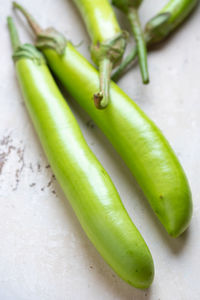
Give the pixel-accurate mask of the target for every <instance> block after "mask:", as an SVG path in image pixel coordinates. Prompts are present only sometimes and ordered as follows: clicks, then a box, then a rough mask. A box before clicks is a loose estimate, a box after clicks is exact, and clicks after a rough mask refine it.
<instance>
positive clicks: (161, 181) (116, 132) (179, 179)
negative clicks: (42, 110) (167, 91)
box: [26, 13, 192, 237]
mask: <svg viewBox="0 0 200 300" xmlns="http://www.w3.org/2000/svg"><path fill="white" fill-rule="evenodd" d="M26 17H28V15H27V13H26ZM29 23H30V24H31V25H32V28H33V29H34V25H35V24H36V23H34V25H33V20H32V21H31V19H29ZM37 26H38V25H37ZM52 30H53V29H51V31H52ZM37 31H38V30H35V33H36V36H37V42H36V45H37V46H38V47H39V48H40V49H41V50H42V51H43V53H44V55H45V57H46V59H47V61H48V64H49V66H50V68H51V69H52V70H53V72H54V73H55V75H56V76H57V77H58V78H59V79H60V81H61V82H62V83H63V85H64V86H65V87H66V88H67V90H68V91H69V92H70V93H71V95H72V96H73V97H74V99H75V100H76V101H77V102H78V103H79V104H80V105H81V106H82V107H83V108H84V109H85V110H86V111H87V112H88V114H89V115H90V117H91V118H92V119H93V120H94V121H95V122H96V124H97V125H98V126H99V127H100V128H101V129H102V131H103V132H104V133H105V135H106V136H107V137H108V139H109V140H110V142H111V143H112V144H113V146H114V147H115V149H116V150H117V151H118V153H119V154H120V155H121V157H122V158H123V159H124V161H125V163H126V164H127V166H128V167H129V168H130V170H131V172H132V174H133V175H134V176H135V177H136V179H137V181H138V183H139V184H140V186H141V188H142V190H143V192H144V194H145V195H146V197H147V199H148V200H149V202H150V204H151V206H152V208H153V210H154V212H155V213H156V215H157V216H158V218H159V220H160V221H161V223H162V224H163V225H164V227H165V229H166V230H167V232H168V233H169V234H170V235H171V236H173V237H177V236H179V235H180V234H181V233H182V232H183V231H184V230H185V229H186V228H187V227H188V225H189V222H190V219H191V215H192V199H191V192H190V187H189V185H188V181H187V178H186V176H185V173H184V171H183V169H182V167H181V165H180V163H179V161H178V159H177V157H176V156H175V154H174V152H173V150H172V149H171V147H170V145H169V144H168V142H167V140H166V139H165V138H164V136H163V135H162V133H161V131H160V130H159V129H158V128H157V127H156V125H155V124H154V123H153V122H152V121H151V120H150V119H149V118H148V117H147V116H146V115H145V114H144V112H143V111H142V110H141V109H140V108H139V107H138V106H137V104H136V103H134V102H133V101H132V100H131V99H130V98H129V97H128V96H127V95H126V94H125V93H124V92H123V91H122V90H121V89H120V88H119V87H118V86H117V85H116V84H115V83H113V82H111V88H110V105H109V106H108V108H107V109H106V110H103V111H102V110H98V109H96V108H95V106H94V105H93V103H91V100H90V99H91V98H90V95H91V93H93V92H94V91H95V90H96V88H97V87H98V72H97V71H96V70H95V68H93V67H92V66H91V64H89V63H88V61H87V60H86V59H85V58H84V57H83V56H82V55H81V54H80V53H79V52H78V51H77V50H76V49H75V48H74V47H73V45H72V44H71V43H70V42H68V41H66V40H65V38H64V37H63V36H62V35H61V34H59V33H58V32H56V34H57V35H58V36H59V38H58V37H57V41H58V40H62V43H61V44H63V40H65V48H64V49H63V54H61V53H60V52H59V51H57V45H56V44H55V45H53V44H52V43H51V44H50V43H49V40H50V36H49V31H45V30H42V29H40V30H39V35H38V34H37ZM53 32H54V33H55V31H53ZM54 36H55V34H54ZM40 37H42V38H43V45H41V43H40ZM45 37H46V42H45ZM61 44H60V45H61Z"/></svg>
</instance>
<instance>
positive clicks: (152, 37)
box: [112, 0, 199, 81]
mask: <svg viewBox="0 0 200 300" xmlns="http://www.w3.org/2000/svg"><path fill="white" fill-rule="evenodd" d="M198 2H199V0H170V1H169V2H168V4H167V5H165V6H164V8H163V9H162V10H161V11H160V12H159V13H158V14H157V15H156V16H155V17H153V18H152V19H151V20H150V21H149V22H147V24H146V27H145V31H144V37H145V41H146V43H147V46H148V47H150V46H152V45H155V44H157V43H159V42H161V41H163V40H164V39H165V38H166V37H167V36H168V35H169V34H170V33H171V32H172V31H173V30H174V29H175V28H176V27H177V26H178V25H180V24H181V23H182V22H183V21H184V20H185V19H186V17H187V16H188V15H189V14H190V13H191V11H192V10H193V9H194V7H195V6H196V5H197V3H198ZM137 54H138V49H137V47H135V48H133V50H132V51H131V52H130V54H129V55H127V57H125V59H124V60H123V61H122V63H121V64H120V66H119V67H118V68H117V70H116V71H115V72H114V73H113V75H112V79H113V80H115V81H117V80H118V79H119V78H120V77H121V75H122V73H123V72H124V70H125V69H126V68H127V67H128V66H129V64H130V63H131V62H132V61H133V60H134V59H135V58H136V56H137Z"/></svg>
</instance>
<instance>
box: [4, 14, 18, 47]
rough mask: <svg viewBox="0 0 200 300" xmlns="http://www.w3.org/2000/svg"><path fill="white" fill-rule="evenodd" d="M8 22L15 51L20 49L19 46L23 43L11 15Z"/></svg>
mask: <svg viewBox="0 0 200 300" xmlns="http://www.w3.org/2000/svg"><path fill="white" fill-rule="evenodd" d="M7 22H8V29H9V32H10V39H11V43H12V48H13V51H14V52H15V51H16V50H17V49H18V47H19V46H20V45H21V43H20V40H19V35H18V32H17V28H16V26H15V24H14V22H13V19H12V18H11V17H7Z"/></svg>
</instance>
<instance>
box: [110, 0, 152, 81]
mask: <svg viewBox="0 0 200 300" xmlns="http://www.w3.org/2000/svg"><path fill="white" fill-rule="evenodd" d="M112 3H113V4H114V5H115V6H116V7H118V8H119V9H120V10H122V11H123V12H124V13H125V14H126V15H127V17H128V19H129V22H130V24H131V28H132V31H133V35H134V37H135V40H136V47H137V51H138V57H139V64H140V71H141V74H142V80H143V83H145V84H147V83H149V72H148V66H147V47H146V42H145V39H144V33H143V30H142V28H141V24H140V20H139V16H138V8H139V6H140V5H141V3H142V0H112Z"/></svg>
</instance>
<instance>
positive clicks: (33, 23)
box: [12, 1, 42, 35]
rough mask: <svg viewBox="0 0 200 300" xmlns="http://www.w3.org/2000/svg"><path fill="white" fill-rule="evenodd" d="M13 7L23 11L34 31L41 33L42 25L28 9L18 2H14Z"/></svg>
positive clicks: (37, 33)
mask: <svg viewBox="0 0 200 300" xmlns="http://www.w3.org/2000/svg"><path fill="white" fill-rule="evenodd" d="M12 4H13V7H14V8H17V9H19V11H21V12H22V14H23V15H24V16H25V17H26V19H27V21H28V23H29V25H30V26H31V28H32V30H33V32H34V33H35V34H36V35H39V34H40V33H41V32H42V28H41V27H40V25H39V24H38V23H37V22H36V20H35V19H34V18H33V17H32V16H31V15H30V14H29V13H28V12H27V10H26V9H25V8H24V7H23V6H21V5H20V4H18V3H17V2H15V1H14V2H13V3H12Z"/></svg>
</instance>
